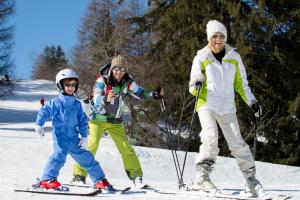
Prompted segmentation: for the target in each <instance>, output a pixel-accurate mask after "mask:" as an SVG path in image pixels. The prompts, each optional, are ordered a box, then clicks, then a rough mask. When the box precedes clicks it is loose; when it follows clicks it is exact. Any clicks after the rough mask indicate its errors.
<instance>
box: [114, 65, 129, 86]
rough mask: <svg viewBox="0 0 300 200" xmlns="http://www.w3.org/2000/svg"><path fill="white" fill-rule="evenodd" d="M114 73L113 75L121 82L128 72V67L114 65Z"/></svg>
mask: <svg viewBox="0 0 300 200" xmlns="http://www.w3.org/2000/svg"><path fill="white" fill-rule="evenodd" d="M112 73H113V76H114V77H115V79H117V81H118V82H120V81H121V80H122V78H123V76H124V75H125V73H126V68H125V67H114V68H112Z"/></svg>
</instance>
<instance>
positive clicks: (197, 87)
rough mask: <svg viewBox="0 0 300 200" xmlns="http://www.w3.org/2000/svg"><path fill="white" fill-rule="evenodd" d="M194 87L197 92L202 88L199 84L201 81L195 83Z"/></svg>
mask: <svg viewBox="0 0 300 200" xmlns="http://www.w3.org/2000/svg"><path fill="white" fill-rule="evenodd" d="M195 86H196V89H197V90H198V89H199V88H201V87H202V82H201V81H197V82H196V83H195Z"/></svg>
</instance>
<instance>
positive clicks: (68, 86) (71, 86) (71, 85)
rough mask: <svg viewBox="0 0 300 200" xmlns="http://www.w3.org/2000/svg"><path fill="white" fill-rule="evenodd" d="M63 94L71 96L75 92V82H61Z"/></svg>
mask: <svg viewBox="0 0 300 200" xmlns="http://www.w3.org/2000/svg"><path fill="white" fill-rule="evenodd" d="M63 83H64V88H65V92H66V93H67V95H72V94H73V93H74V91H75V86H76V84H77V81H76V80H67V79H65V80H63Z"/></svg>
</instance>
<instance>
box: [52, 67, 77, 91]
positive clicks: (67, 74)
mask: <svg viewBox="0 0 300 200" xmlns="http://www.w3.org/2000/svg"><path fill="white" fill-rule="evenodd" d="M66 78H72V79H77V84H76V86H75V91H74V93H76V92H77V90H78V85H79V77H78V74H77V73H76V72H75V71H74V70H72V69H63V70H60V71H59V72H58V73H57V74H56V79H55V82H56V87H57V89H58V91H60V92H62V91H65V88H64V85H63V80H64V79H66Z"/></svg>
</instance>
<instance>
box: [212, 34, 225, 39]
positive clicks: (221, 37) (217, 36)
mask: <svg viewBox="0 0 300 200" xmlns="http://www.w3.org/2000/svg"><path fill="white" fill-rule="evenodd" d="M212 38H213V39H217V38H219V39H221V40H224V39H225V35H222V34H220V35H217V34H216V35H213V36H212Z"/></svg>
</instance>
